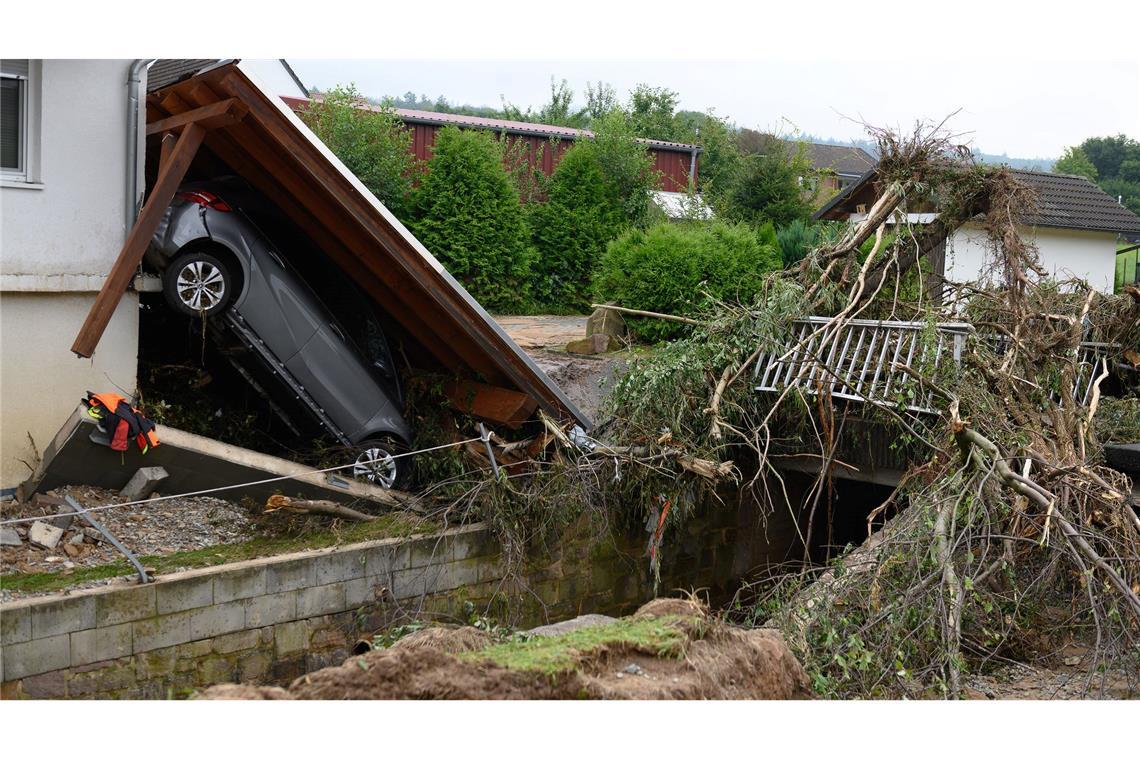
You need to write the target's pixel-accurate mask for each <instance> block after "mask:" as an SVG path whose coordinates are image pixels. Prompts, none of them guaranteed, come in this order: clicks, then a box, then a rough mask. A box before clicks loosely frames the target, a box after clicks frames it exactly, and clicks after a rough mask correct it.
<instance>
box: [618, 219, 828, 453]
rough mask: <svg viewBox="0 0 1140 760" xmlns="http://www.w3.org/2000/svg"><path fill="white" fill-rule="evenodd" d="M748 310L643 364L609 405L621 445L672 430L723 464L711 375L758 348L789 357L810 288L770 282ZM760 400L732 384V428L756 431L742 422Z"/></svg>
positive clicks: (721, 317) (711, 321) (747, 387)
mask: <svg viewBox="0 0 1140 760" xmlns="http://www.w3.org/2000/svg"><path fill="white" fill-rule="evenodd" d="M619 242H620V241H619ZM775 258H776V255H775V254H774V253H773V259H775ZM757 305H762V306H761V307H760V308H756V307H757ZM748 307H749V308H747V309H744V308H740V307H732V308H725V307H722V306H717V307H716V308H714V309H712V310H710V311H709V312H708V313H705V314H702V317H704V318H705V319H707V320H708V321H707V322H706V323H705V324H702V325H701V326H699V327H694V328H692V331H691V333H690V334H689V335H687V336H686V337H683V338H680V339H678V340H675V341H672V342H671V343H668V344H666V345H664V346H661V347H659V348H658V349H657V350H655V351H654V352H653V353H652V354H650V355H648V356H646V357H644V358H641V359H637V360H635V361H634V363H633V365H632V366H631V367H630V371H629V372H626V373H625V374H624V375H622V377H621V378H620V379H619V380H618V382H617V384H616V385H615V386H614V390H613V392H612V393H611V395H610V397H609V398H608V399H607V402H606V403H607V416H610V417H612V419H613V423H612V424H613V428H612V430H611V432H610V434H611V435H612V436H613V438H614V439H615V440H639V439H643V438H644V437H652V438H656V437H658V436H659V435H660V431H661V430H663V429H668V430H670V431H672V435H673V438H674V439H675V440H677V441H682V442H684V444H685V445H687V446H688V447H690V449H691V450H693V451H696V452H700V454H702V455H704V454H708V455H711V456H713V457H718V456H719V454H718V453H717V451H716V450H717V448H718V447H719V446H720V445H721V444H720V443H718V442H716V441H713V440H710V438H709V425H710V418H709V415H707V414H705V412H704V409H705V407H706V406H707V402H708V397H709V393H710V390H709V385H710V382H709V376H710V375H709V373H710V371H714V372H715V369H713V368H723V367H727V366H740V365H741V363H743V361H744V360H745V358H746V357H748V356H750V355H751V354H752V352H753V351H755V350H756V349H757V348H763V350H765V351H767V350H782V347H783V345H784V341H785V340H786V335H787V330H788V328H789V327H790V325H791V324H792V320H794V319H797V318H799V317H801V316H803V314H804V313H805V311H806V310H807V305H806V303H805V301H804V290H803V288H802V287H801V286H800V285H799V284H797V283H796V282H794V281H793V280H791V279H790V278H784V277H770V278H768V281H767V283H766V287H765V288H764V290H763V291H761V292H760V293H758V294H756V296H755V298H754V299H753V301H751V302H750V303H749V304H748ZM758 399H759V396H758V395H757V394H756V393H755V391H753V390H752V384H750V383H748V382H736V383H732V384H731V385H730V386H729V387H728V388H727V389H726V390H725V397H724V401H723V403H722V405H721V408H722V409H723V410H725V414H726V422H727V424H730V425H737V424H740V425H749V426H754V425H755V420H754V419H753V420H747V419H746V418H745V417H741V416H739V415H742V414H743V415H748V414H750V412H749V411H748V410H754V409H755V407H756V404H757V401H758ZM806 418H807V415H806V413H805V414H802V415H799V421H801V422H802V421H803V420H805V419H806ZM809 434H810V433H809Z"/></svg>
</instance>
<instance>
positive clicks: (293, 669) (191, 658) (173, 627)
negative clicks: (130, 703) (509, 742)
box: [0, 503, 770, 699]
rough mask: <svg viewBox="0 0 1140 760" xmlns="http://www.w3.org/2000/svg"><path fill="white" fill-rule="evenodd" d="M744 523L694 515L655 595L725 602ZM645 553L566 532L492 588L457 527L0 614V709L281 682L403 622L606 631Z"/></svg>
mask: <svg viewBox="0 0 1140 760" xmlns="http://www.w3.org/2000/svg"><path fill="white" fill-rule="evenodd" d="M754 512H755V508H754V506H752V505H748V504H746V503H741V504H738V505H735V506H734V505H731V504H730V505H725V506H721V507H718V508H715V509H710V510H709V513H708V514H707V515H705V516H704V517H702V518H699V519H693V520H689V521H688V522H687V523H686V526H685V528H684V529H683V530H682V531H679V533H680V535H670V536H669V537H668V538H667V541H666V544H665V547H664V550H663V560H662V573H663V577H662V579H661V587H660V588H661V591H662V592H663V593H671V592H673V590H674V589H676V588H705V589H712V590H713V593H714V595H715V594H716V593H723V592H724V591H725V590H728V589H730V586H731V584H732V579H733V578H734V577H736V576H738V575H740V574H741V570H742V568H747V567H749V566H751V565H754V564H756V562H755V561H754V560H755V559H756V558H758V557H759V554H758V553H757V551H756V549H754V548H753V544H754V542H752V541H750V540H748V539H747V537H746V536H745V533H746V532H748V531H747V529H748V528H749V526H750V525H752V524H753V522H754V520H753V518H749V517H747V515H748V514H752V513H754ZM738 534H739V536H740V538H741V540H740V541H738V540H737V539H738ZM646 538H647V534H646V533H645V532H644V530H643V529H642V528H641V527H640V526H636V527H633V528H631V529H630V530H628V531H624V532H621V535H616V536H606V537H604V538H603V539H597V538H596V537H592V536H591V535H590V534H589V531H588V530H586V529H585V523H581V524H579V525H576V526H572V527H571V528H570V529H568V530H567V531H564V533H563V536H562V538H561V539H560V540H557V541H553V542H551V544H550V545H548V546H546V547H543V548H542V549H541V550H539V551H537V552H536V554H535V556H534V557H533V558H531V559H530V560H529V561H528V562H526V567H524V568H523V569H522V572H521V573H520V574H517V575H516V576H514V577H513V578H512V580H510V581H507V580H505V576H506V575H507V574H506V572H505V568H504V566H503V564H504V563H503V559H502V557H501V556H500V551H499V546H498V544H497V542H496V541H495V539H494V537H493V536H492V535H491V534H490V532H489V531H488V530H486V529H485V528H484V527H483V526H481V525H472V526H466V527H462V528H455V529H451V530H445V531H442V532H440V533H436V534H432V535H426V536H413V537H410V538H399V539H386V540H380V541H371V542H367V543H361V544H354V545H351V546H343V547H336V548H332V549H325V550H319V551H309V552H303V553H298V554H291V555H283V556H278V557H269V558H264V559H257V560H251V561H248V562H241V563H236V564H231V565H223V566H219V567H212V568H205V569H201V570H191V571H187V572H182V573H177V574H172V575H168V576H164V577H161V578H159V579H158V580H157V582H155V583H152V584H148V585H145V586H139V585H137V584H127V583H123V584H119V585H113V586H105V587H100V588H96V589H88V590H78V591H74V592H72V593H70V594H66V595H62V596H59V595H57V596H52V597H44V598H35V599H30V600H25V601H19V602H12V603H8V604H4V605H2V606H0V655H2V670H0V681H2V682H3V683H2V692H0V693H2V696H3V697H4V698H5V699H10V698H20V697H33V698H35V697H41V698H42V697H105V698H123V697H131V698H170V697H180V696H185V695H186V694H188V693H190V692H191V691H192V690H193V689H195V688H198V687H203V686H208V685H210V684H214V683H219V682H225V681H243V682H257V683H285V682H288V681H289V680H291V679H292V678H295V677H297V676H299V675H302V674H303V673H305V672H309V671H312V670H315V669H317V668H321V667H325V666H327V665H330V664H334V663H339V662H341V661H342V660H343V659H344V658H345V657H346V656H348V654H349V653H350V651H351V648H352V646H353V644H354V643H355V642H356V641H357V640H359V639H360V638H361V637H365V636H370V635H371V633H372V632H374V631H376V630H378V629H381V628H384V627H386V626H390V625H392V624H394V623H397V622H408V621H410V620H411V619H415V618H423V617H430V618H434V619H439V620H445V621H450V622H465V618H466V615H467V610H468V609H475V610H478V611H480V612H482V611H484V610H492V611H493V614H495V615H496V616H497V617H499V618H500V619H506V620H509V621H510V622H513V623H514V624H516V625H519V626H526V625H536V624H541V623H545V622H550V621H553V620H561V619H565V618H568V617H573V616H575V615H578V614H584V613H588V612H602V613H609V614H615V615H620V614H624V613H627V612H629V611H631V610H632V609H634V608H636V607H637V606H638V605H639V604H640V603H642V602H643V601H645V600H647V599H648V598H650V597H651V596H652V593H653V589H652V582H651V579H650V577H649V574H648V569H647V561H646V559H645V557H644V552H645V542H646ZM762 544H763V547H762V548H763V549H764V551H768V550H769V549H770V541H768V540H765V541H764V542H762ZM742 552H747V553H748V554H749V555H750V556H749V557H742ZM760 559H761V561H762V558H760ZM468 602H470V603H471V605H473V606H468V605H467V603H468Z"/></svg>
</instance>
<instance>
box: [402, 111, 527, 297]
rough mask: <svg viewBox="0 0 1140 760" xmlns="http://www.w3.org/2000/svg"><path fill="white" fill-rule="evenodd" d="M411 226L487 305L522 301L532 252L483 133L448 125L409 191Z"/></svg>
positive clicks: (497, 156)
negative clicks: (424, 173) (420, 177)
mask: <svg viewBox="0 0 1140 760" xmlns="http://www.w3.org/2000/svg"><path fill="white" fill-rule="evenodd" d="M410 226H411V228H412V231H413V232H414V233H415V234H416V237H418V238H419V239H420V241H421V242H422V243H423V244H424V245H425V246H427V249H428V250H429V251H431V252H432V254H434V255H435V257H436V258H437V259H439V261H440V263H442V264H443V265H444V266H445V267H446V268H447V271H448V272H450V273H451V275H452V276H453V277H455V278H456V279H457V280H459V281H460V282H461V283H463V286H464V287H465V288H467V290H468V292H470V293H471V295H473V296H474V297H475V298H476V299H477V300H478V301H479V302H480V303H481V304H482V305H483V306H484V307H485V308H487V309H489V310H492V311H499V312H509V311H515V310H518V309H521V308H522V307H523V306H525V305H526V303H527V295H528V293H527V289H528V279H529V270H530V260H531V258H532V255H533V254H532V251H531V249H530V243H529V232H528V230H527V226H526V220H525V219H524V218H523V211H522V207H521V206H520V205H519V196H518V191H517V190H516V189H515V186H514V184H513V183H512V182H511V179H510V178H509V177H508V176H507V172H506V171H505V170H504V169H503V156H502V150H501V148H500V145H499V143H498V142H497V141H496V140H495V138H494V137H493V136H492V135H491V134H490V133H488V132H480V131H474V130H469V131H463V130H459V129H457V128H455V127H445V128H444V129H441V130H440V131H439V134H438V135H437V136H436V141H435V147H434V152H433V155H432V157H431V160H430V161H429V162H428V174H427V176H426V177H424V180H423V182H422V183H421V184H420V186H419V187H418V188H417V189H416V191H415V192H414V193H413V194H412V220H411V225H410Z"/></svg>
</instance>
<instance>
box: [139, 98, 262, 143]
mask: <svg viewBox="0 0 1140 760" xmlns="http://www.w3.org/2000/svg"><path fill="white" fill-rule="evenodd" d="M248 111H249V108H247V107H246V106H245V104H244V103H242V102H240V101H239V100H238V99H237V98H228V99H226V100H220V101H218V102H216V103H211V104H209V105H205V106H202V107H201V108H194V109H192V110H190V111H185V112H183V113H179V114H175V115H174V116H168V117H166V118H165V119H159V120H158V121H152V122H150V123H149V124H147V125H146V133H147V135H156V134H159V133H161V132H173V131H175V130H179V129H182V128H183V127H185V126H186V125H187V124H198V125H200V126H202V127H204V128H206V129H214V128H216V127H224V126H226V125H229V124H233V123H234V122H237V121H241V120H242V118H244V117H245V115H246V113H248Z"/></svg>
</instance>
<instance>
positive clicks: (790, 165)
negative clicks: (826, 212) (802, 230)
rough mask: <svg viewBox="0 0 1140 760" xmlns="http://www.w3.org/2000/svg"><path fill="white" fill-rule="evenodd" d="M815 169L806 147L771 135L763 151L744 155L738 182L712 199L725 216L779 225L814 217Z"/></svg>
mask: <svg viewBox="0 0 1140 760" xmlns="http://www.w3.org/2000/svg"><path fill="white" fill-rule="evenodd" d="M815 182H816V172H815V170H814V169H813V168H812V166H811V162H810V160H809V159H808V157H807V151H806V150H805V149H804V148H803V146H799V147H797V148H795V149H793V148H791V147H790V146H789V145H788V144H787V143H786V142H784V141H783V140H778V139H776V138H772V139H770V140H768V142H767V145H766V148H765V149H764V150H763V151H762V152H760V153H754V154H750V155H747V156H745V157H744V158H743V159H742V161H741V165H740V168H739V170H738V172H737V176H736V179H735V181H734V182H733V183H732V184H731V186H729V187H728V188H726V189H725V191H724V192H723V193H718V194H717V196H715V197H714V198H713V203H714V208H717V210H718V212H719V213H720V214H721V215H722V216H723V217H725V218H728V219H731V220H734V221H742V222H747V223H749V224H753V225H757V226H759V225H762V224H764V223H765V222H772V223H773V224H775V225H776V226H777V227H782V226H784V225H787V224H790V223H791V222H792V221H794V220H796V219H804V220H806V219H808V218H809V217H810V216H811V212H812V205H811V197H812V196H813V195H814V192H812V187H813V186H814V185H815Z"/></svg>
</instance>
